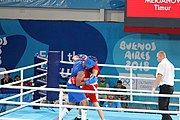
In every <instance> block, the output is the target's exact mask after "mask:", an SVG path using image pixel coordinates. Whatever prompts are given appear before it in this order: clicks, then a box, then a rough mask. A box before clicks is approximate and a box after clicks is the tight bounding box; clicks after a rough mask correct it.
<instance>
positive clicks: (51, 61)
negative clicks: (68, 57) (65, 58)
mask: <svg viewBox="0 0 180 120" xmlns="http://www.w3.org/2000/svg"><path fill="white" fill-rule="evenodd" d="M59 68H60V51H49V52H48V74H47V88H59V79H60V74H59ZM58 99H59V92H52V91H47V100H48V101H55V100H58Z"/></svg>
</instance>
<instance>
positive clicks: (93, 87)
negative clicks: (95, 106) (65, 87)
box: [82, 84, 98, 103]
mask: <svg viewBox="0 0 180 120" xmlns="http://www.w3.org/2000/svg"><path fill="white" fill-rule="evenodd" d="M97 88H98V84H94V85H84V86H82V90H92V91H97ZM85 95H86V97H87V98H89V99H90V101H91V102H92V103H93V102H98V94H95V93H85Z"/></svg>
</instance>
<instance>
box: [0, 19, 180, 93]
mask: <svg viewBox="0 0 180 120" xmlns="http://www.w3.org/2000/svg"><path fill="white" fill-rule="evenodd" d="M123 29H124V24H123V23H112V22H111V23H108V22H75V21H46V20H44V21H42V20H9V19H1V20H0V65H1V67H3V68H6V69H8V70H9V69H14V68H18V67H22V66H27V65H30V64H33V56H34V54H35V53H39V54H40V55H41V56H43V57H46V56H47V51H48V50H58V51H61V56H62V58H61V59H63V60H67V61H71V58H72V56H73V55H75V54H79V53H85V54H88V55H94V56H97V58H98V59H99V63H104V64H106V63H108V64H121V65H133V66H157V64H158V63H157V60H156V53H157V52H158V51H159V50H164V51H165V52H166V53H167V56H168V59H169V60H170V61H171V62H172V63H173V64H174V65H175V67H180V63H179V60H180V56H179V54H180V51H179V50H178V48H179V44H180V40H179V39H180V35H168V34H139V33H125V32H124V30H123ZM71 67H72V65H61V69H60V70H61V71H64V72H70V71H71ZM101 74H111V75H119V74H120V75H129V70H128V69H117V68H105V67H103V68H101ZM25 75H26V76H31V75H32V71H31V70H30V71H28V72H25ZM133 76H138V77H141V76H145V77H154V76H155V70H147V69H134V70H133ZM66 77H67V76H65V75H62V76H61V79H66ZM176 78H180V76H179V74H178V72H176ZM122 80H123V84H124V85H126V86H127V87H129V80H128V79H122ZM107 81H108V82H109V84H110V86H111V87H113V86H114V85H115V84H116V81H117V79H108V80H107ZM151 85H152V81H149V80H134V81H133V87H134V88H135V89H151ZM175 90H176V91H177V90H180V87H179V84H178V83H176V84H175Z"/></svg>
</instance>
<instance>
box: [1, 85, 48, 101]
mask: <svg viewBox="0 0 180 120" xmlns="http://www.w3.org/2000/svg"><path fill="white" fill-rule="evenodd" d="M45 87H46V85H44V86H41V87H40V88H45ZM35 91H36V90H30V91H27V92H23V93H22V94H17V95H13V96H10V97H7V98H4V99H1V100H0V101H6V100H10V99H14V98H17V97H20V96H23V95H26V94H29V93H32V92H35Z"/></svg>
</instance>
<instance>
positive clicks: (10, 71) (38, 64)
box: [0, 61, 47, 75]
mask: <svg viewBox="0 0 180 120" xmlns="http://www.w3.org/2000/svg"><path fill="white" fill-rule="evenodd" d="M44 64H47V61H45V62H41V63H37V64H34V65H30V66H26V67H22V68H17V69H13V70H8V71H3V72H0V75H3V74H7V73H12V72H18V71H21V70H25V69H30V68H34V67H37V66H40V65H44Z"/></svg>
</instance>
